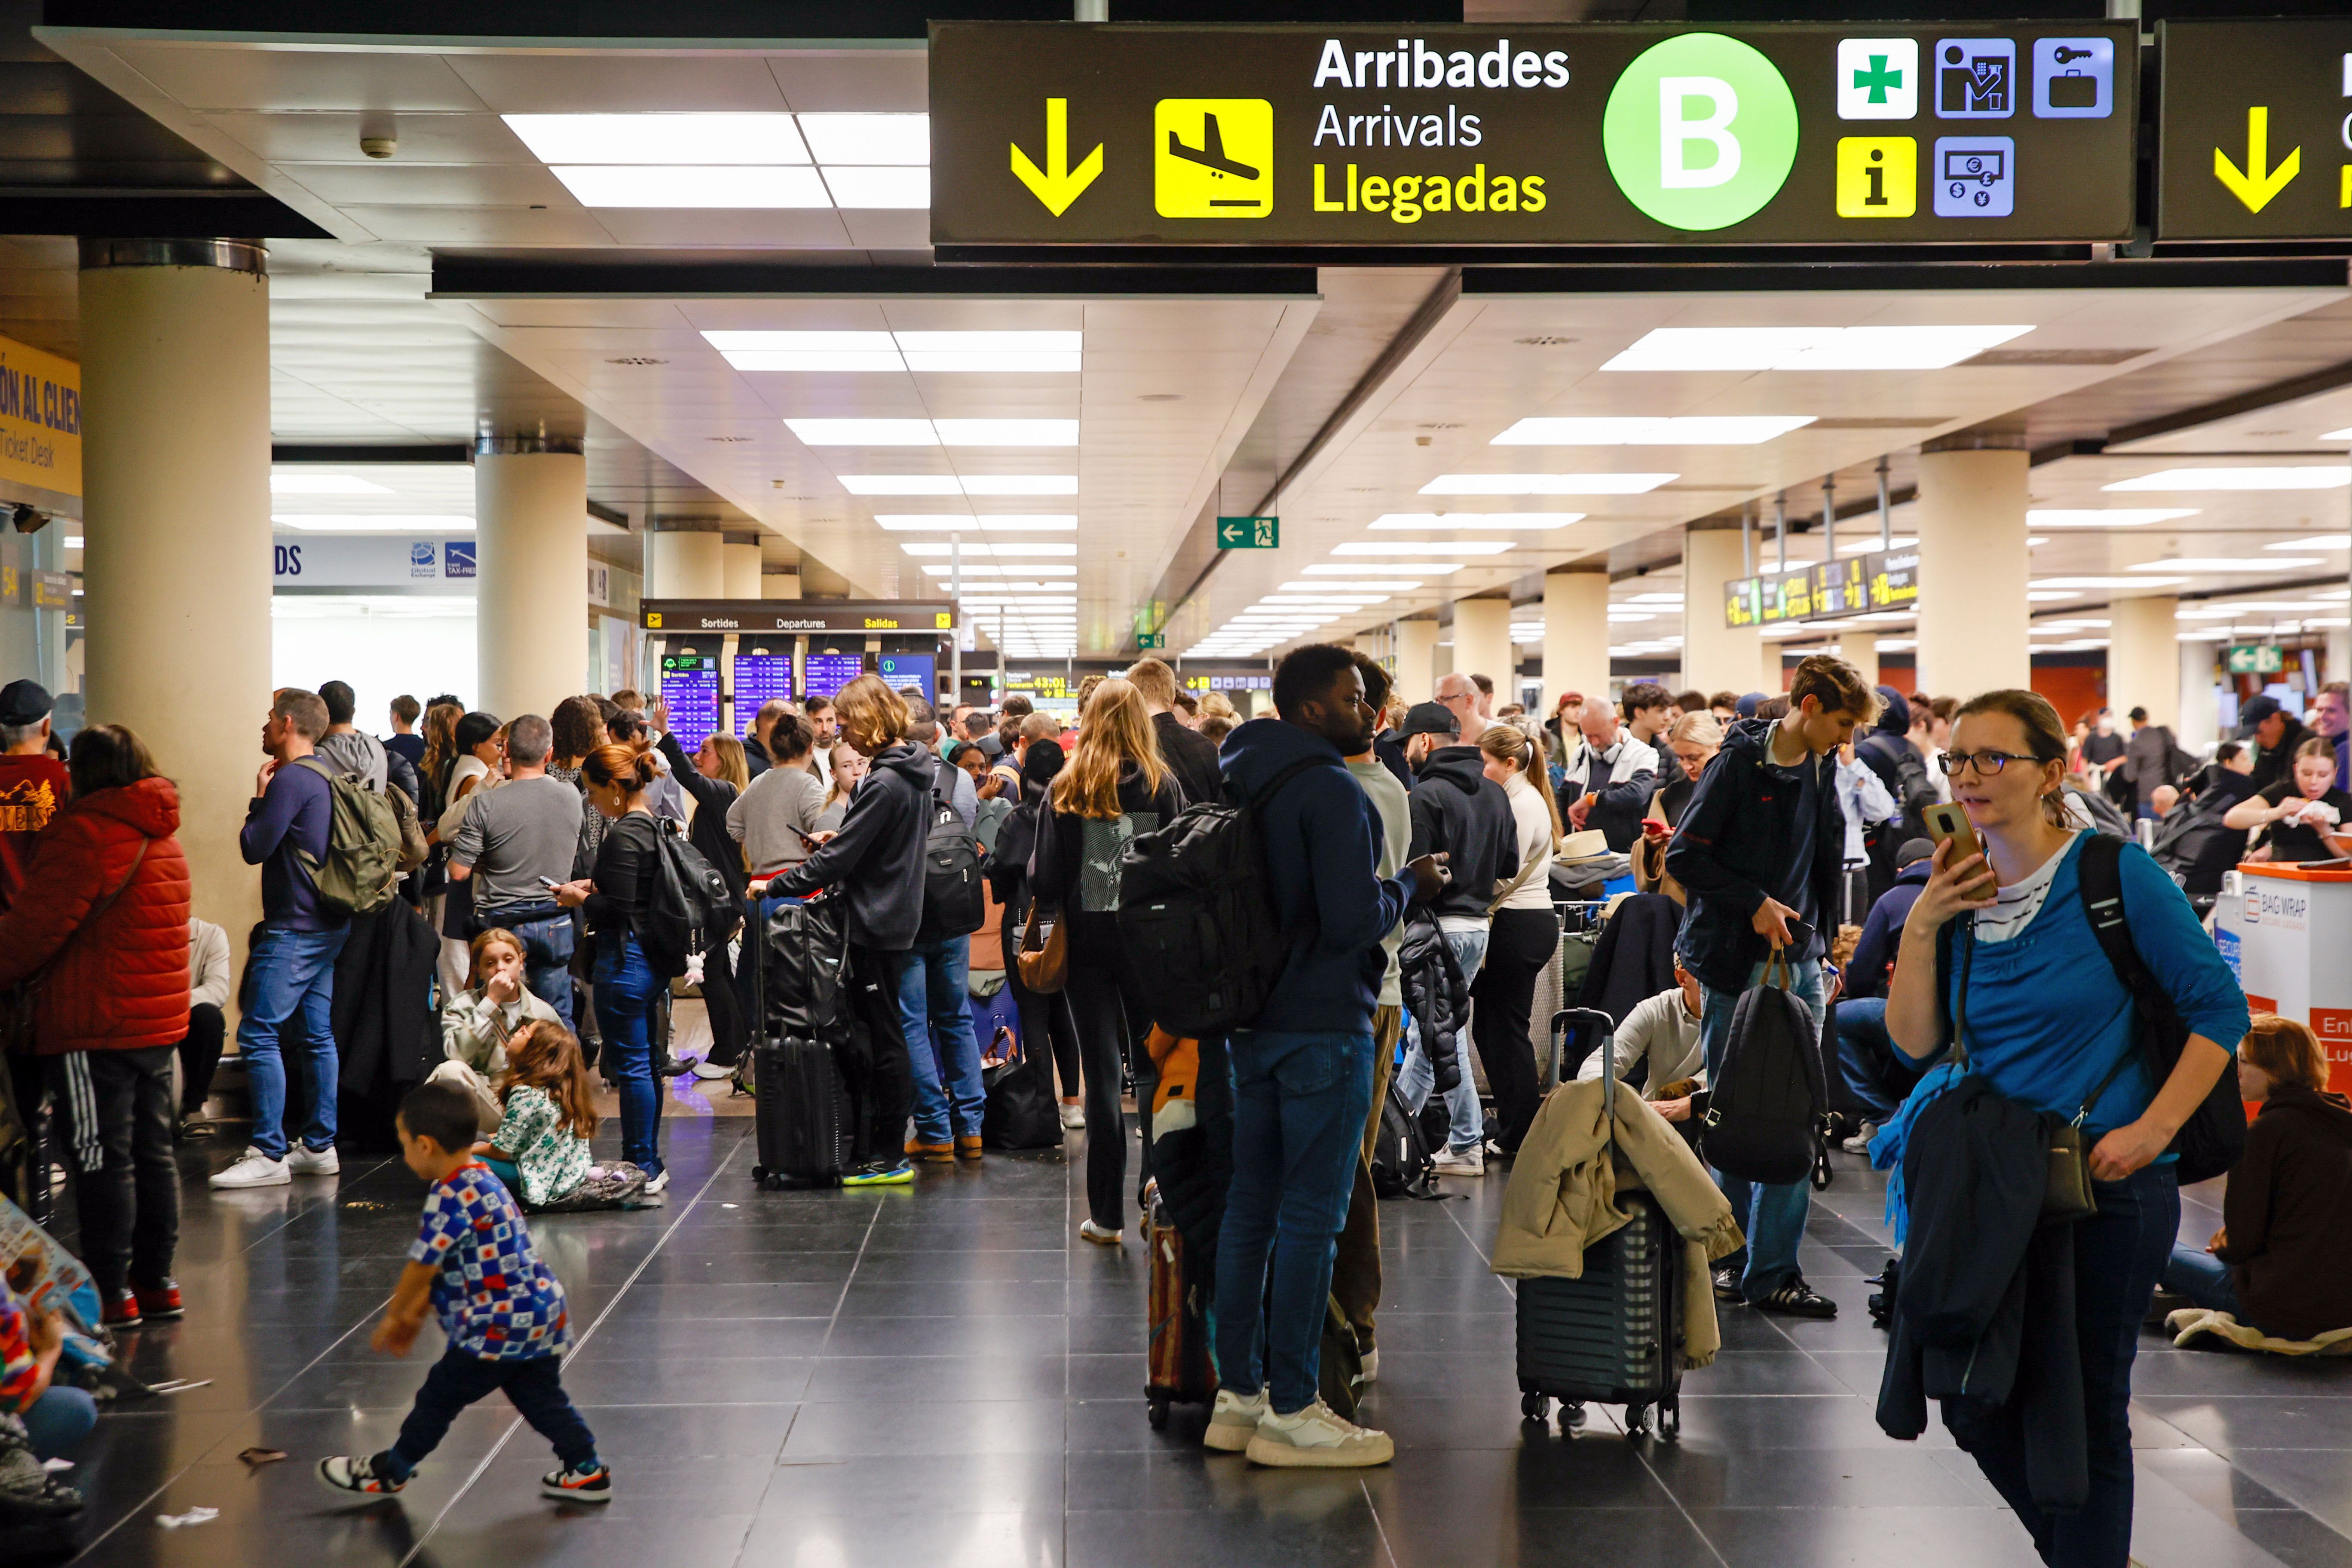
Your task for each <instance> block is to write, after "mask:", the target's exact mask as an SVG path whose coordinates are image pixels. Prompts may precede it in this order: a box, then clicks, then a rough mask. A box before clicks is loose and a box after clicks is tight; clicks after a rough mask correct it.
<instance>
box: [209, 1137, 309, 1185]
mask: <svg viewBox="0 0 2352 1568" xmlns="http://www.w3.org/2000/svg"><path fill="white" fill-rule="evenodd" d="M293 1179H294V1173H293V1172H291V1171H289V1170H288V1169H287V1168H286V1162H285V1161H283V1160H273V1159H271V1158H270V1157H269V1156H268V1155H267V1154H265V1153H263V1152H261V1151H260V1150H258V1149H256V1148H252V1147H250V1146H248V1147H247V1149H246V1151H245V1152H244V1153H242V1154H239V1155H238V1156H237V1157H236V1164H234V1165H231V1166H230V1167H229V1168H228V1169H227V1170H226V1171H220V1172H216V1173H215V1174H214V1176H213V1180H212V1184H213V1185H214V1186H215V1187H221V1188H226V1187H282V1186H284V1185H286V1184H288V1183H289V1182H291V1181H292V1180H293Z"/></svg>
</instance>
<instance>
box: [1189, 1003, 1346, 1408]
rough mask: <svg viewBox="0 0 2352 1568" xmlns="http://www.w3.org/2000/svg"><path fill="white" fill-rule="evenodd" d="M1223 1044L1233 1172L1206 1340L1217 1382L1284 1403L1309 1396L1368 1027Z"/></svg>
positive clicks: (1274, 1033)
mask: <svg viewBox="0 0 2352 1568" xmlns="http://www.w3.org/2000/svg"><path fill="white" fill-rule="evenodd" d="M1229 1051H1230V1054H1231V1056H1232V1058H1233V1073H1234V1178H1233V1186H1232V1189H1231V1191H1230V1192H1229V1193H1228V1194H1227V1196H1226V1199H1225V1218H1224V1225H1223V1229H1222V1230H1221V1231H1220V1232H1219V1233H1218V1237H1217V1293H1216V1303H1215V1308H1214V1322H1215V1327H1214V1341H1213V1346H1212V1349H1213V1351H1214V1352H1215V1360H1216V1365H1217V1381H1218V1382H1219V1383H1220V1384H1222V1385H1223V1386H1224V1387H1226V1388H1230V1389H1233V1390H1234V1391H1235V1392H1236V1393H1255V1392H1256V1391H1257V1390H1258V1389H1260V1388H1263V1387H1265V1386H1267V1385H1268V1384H1272V1393H1273V1395H1274V1408H1275V1410H1276V1412H1277V1413H1279V1414H1281V1415H1292V1414H1294V1413H1296V1412H1297V1411H1300V1410H1304V1409H1305V1408H1306V1407H1307V1405H1312V1404H1313V1403H1314V1402H1315V1397H1316V1394H1315V1390H1316V1384H1317V1383H1318V1372H1319V1369H1320V1367H1321V1365H1322V1353H1321V1344H1322V1337H1323V1317H1324V1310H1325V1307H1326V1304H1327V1303H1328V1301H1329V1300H1330V1295H1331V1260H1332V1257H1333V1255H1334V1253H1335V1251H1336V1249H1337V1247H1338V1246H1339V1230H1340V1227H1341V1226H1344V1225H1345V1224H1346V1223H1347V1219H1348V1197H1349V1193H1350V1191H1351V1190H1352V1189H1353V1187H1354V1185H1355V1176H1356V1162H1357V1160H1358V1158H1359V1157H1360V1150H1361V1146H1362V1144H1363V1141H1364V1121H1365V1118H1366V1117H1368V1116H1369V1115H1370V1113H1371V1108H1372V1037H1371V1036H1370V1035H1369V1034H1362V1035H1359V1034H1347V1033H1330V1034H1319V1033H1318V1034H1303V1033H1301V1034H1293V1033H1290V1032H1287V1031H1283V1030H1269V1029H1245V1030H1243V1031H1241V1032H1240V1033H1238V1034H1235V1035H1234V1037H1232V1040H1231V1042H1230V1045H1229ZM1269 1253H1271V1254H1272V1256H1273V1267H1274V1288H1273V1289H1272V1290H1271V1291H1269V1290H1268V1289H1266V1259H1267V1255H1268V1254H1269Z"/></svg>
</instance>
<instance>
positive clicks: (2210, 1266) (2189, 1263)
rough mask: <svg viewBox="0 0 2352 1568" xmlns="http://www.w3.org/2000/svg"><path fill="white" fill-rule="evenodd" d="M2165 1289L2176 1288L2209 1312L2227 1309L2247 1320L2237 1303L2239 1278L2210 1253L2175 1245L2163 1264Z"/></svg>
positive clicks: (2239, 1319)
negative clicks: (2168, 1258) (2170, 1255)
mask: <svg viewBox="0 0 2352 1568" xmlns="http://www.w3.org/2000/svg"><path fill="white" fill-rule="evenodd" d="M2164 1288H2165V1289H2168V1290H2177V1291H2179V1293H2180V1294H2181V1295H2183V1296H2186V1297H2188V1298H2189V1300H2191V1301H2193V1302H2195V1303H2196V1304H2197V1305H2198V1306H2200V1307H2202V1308H2204V1309H2205V1310H2207V1311H2209V1312H2227V1313H2229V1314H2230V1316H2231V1317H2233V1318H2236V1319H2237V1320H2238V1321H2240V1322H2244V1321H2246V1320H2245V1317H2244V1314H2243V1310H2242V1308H2240V1307H2239V1305H2238V1281H2237V1279H2236V1278H2235V1277H2234V1276H2233V1275H2232V1274H2231V1272H2230V1266H2229V1265H2228V1264H2226V1263H2224V1262H2222V1261H2221V1259H2220V1258H2216V1257H2214V1256H2213V1255H2212V1254H2211V1253H2210V1252H2205V1251H2201V1250H2199V1249H2197V1248H2194V1247H2183V1246H2181V1245H2180V1244H2179V1242H2177V1241H2176V1242H2174V1243H2173V1244H2172V1257H2171V1258H2170V1260H2169V1261H2168V1262H2167V1263H2166V1264H2165V1266H2164Z"/></svg>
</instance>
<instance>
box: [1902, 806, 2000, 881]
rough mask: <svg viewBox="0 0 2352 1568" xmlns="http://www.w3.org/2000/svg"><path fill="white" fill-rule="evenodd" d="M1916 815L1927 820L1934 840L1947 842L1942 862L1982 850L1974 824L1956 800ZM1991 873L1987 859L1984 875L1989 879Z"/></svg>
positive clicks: (1953, 861)
mask: <svg viewBox="0 0 2352 1568" xmlns="http://www.w3.org/2000/svg"><path fill="white" fill-rule="evenodd" d="M1919 815H1920V816H1922V817H1924V818H1925V819H1926V820H1927V836H1928V837H1931V838H1933V839H1934V840H1935V841H1936V842H1937V843H1938V844H1942V843H1945V842H1947V841H1948V842H1949V843H1950V844H1951V846H1952V847H1951V851H1950V852H1949V853H1948V854H1947V855H1946V856H1945V857H1944V864H1945V865H1947V866H1954V865H1958V863H1959V862H1960V861H1962V860H1965V859H1967V858H1969V856H1971V855H1982V854H1983V853H1984V840H1983V839H1981V838H1979V837H1977V829H1976V824H1974V823H1972V822H1970V821H1969V814H1968V812H1967V811H1966V810H1964V809H1963V808H1961V807H1960V806H1959V805H1957V804H1944V803H1938V804H1937V805H1931V806H1929V807H1927V809H1926V810H1925V811H1923V812H1921V813H1920V814H1919ZM1991 876H1992V863H1991V862H1990V860H1988V861H1986V863H1985V868H1984V877H1985V879H1990V878H1991ZM1978 896H1979V897H1981V896H1983V895H1981V894H1979V895H1978Z"/></svg>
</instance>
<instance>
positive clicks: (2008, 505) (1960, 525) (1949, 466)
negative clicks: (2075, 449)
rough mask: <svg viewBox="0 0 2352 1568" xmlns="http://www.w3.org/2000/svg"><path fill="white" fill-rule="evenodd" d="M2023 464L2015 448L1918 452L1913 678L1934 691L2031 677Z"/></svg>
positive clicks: (1968, 691) (1969, 692) (1986, 687)
mask: <svg viewBox="0 0 2352 1568" xmlns="http://www.w3.org/2000/svg"><path fill="white" fill-rule="evenodd" d="M2026 466H2027V458H2026V454H2025V453H2024V452H2023V451H2022V450H2020V449H2018V448H2015V447H1969V448H1965V449H1955V450H1949V451H1937V452H1923V453H1921V454H1920V456H1919V505H1918V509H1917V513H1918V527H1919V582H1920V593H1919V686H1920V688H1921V689H1924V690H1927V691H1932V692H1934V693H1935V694H1936V695H1937V696H1938V697H1941V696H1944V695H1946V694H1947V693H1948V694H1949V695H1951V696H1954V697H1958V698H1961V699H1963V700H1965V699H1967V698H1969V697H1973V696H1975V695H1976V694H1977V693H1978V692H1979V691H1990V690H1994V689H1999V688H2009V687H2013V688H2019V689H2023V688H2026V687H2028V686H2030V685H2031V684H2032V677H2033V667H2032V656H2031V655H2030V653H2029V652H2028V650H2027V647H2026V631H2027V626H2028V616H2027V614H2026V612H2027V610H2028V609H2029V608H2030V607H2031V606H2030V605H2028V604H2027V603H2026V598H2025V590H2026V584H2027V582H2028V581H2029V579H2030V578H2031V576H2032V563H2031V562H2030V560H2029V552H2028V551H2027V550H2026V546H2025V499H2026V497H2025V479H2026Z"/></svg>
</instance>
